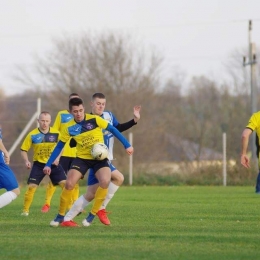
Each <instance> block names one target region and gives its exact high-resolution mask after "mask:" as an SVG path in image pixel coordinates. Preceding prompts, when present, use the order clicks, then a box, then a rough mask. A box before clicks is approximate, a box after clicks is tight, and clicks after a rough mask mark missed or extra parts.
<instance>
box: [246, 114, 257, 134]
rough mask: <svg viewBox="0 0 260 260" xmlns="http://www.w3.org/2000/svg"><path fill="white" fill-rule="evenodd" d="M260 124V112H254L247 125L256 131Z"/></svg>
mask: <svg viewBox="0 0 260 260" xmlns="http://www.w3.org/2000/svg"><path fill="white" fill-rule="evenodd" d="M259 125H260V113H254V114H253V115H252V116H251V117H250V119H249V122H248V124H247V126H246V128H249V129H251V130H252V131H255V130H256V129H257V127H258V126H259Z"/></svg>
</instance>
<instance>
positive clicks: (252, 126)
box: [240, 111, 260, 194]
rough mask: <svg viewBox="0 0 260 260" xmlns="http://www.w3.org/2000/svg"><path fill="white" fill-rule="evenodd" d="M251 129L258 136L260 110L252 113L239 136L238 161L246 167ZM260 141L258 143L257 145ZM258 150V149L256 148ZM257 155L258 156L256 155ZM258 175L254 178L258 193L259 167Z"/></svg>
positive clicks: (259, 183)
mask: <svg viewBox="0 0 260 260" xmlns="http://www.w3.org/2000/svg"><path fill="white" fill-rule="evenodd" d="M253 131H256V134H257V136H260V111H258V112H256V113H254V114H253V115H252V116H251V117H250V119H249V122H248V124H247V126H246V128H245V129H244V130H243V133H242V137H241V158H240V162H241V164H242V165H243V166H244V167H246V168H250V160H249V157H248V156H247V148H248V142H249V137H250V135H251V134H252V133H253ZM259 145H260V143H259V144H258V146H259ZM257 150H259V149H257ZM257 157H259V156H257ZM258 170H259V172H258V176H257V179H256V187H255V192H256V193H257V194H260V169H258Z"/></svg>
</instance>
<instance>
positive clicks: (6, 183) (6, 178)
mask: <svg viewBox="0 0 260 260" xmlns="http://www.w3.org/2000/svg"><path fill="white" fill-rule="evenodd" d="M2 188H4V189H6V192H5V193H3V194H2V195H1V196H0V208H3V207H5V206H6V205H8V204H10V203H11V202H12V201H13V200H15V199H16V198H17V196H18V195H19V194H20V189H19V187H18V182H17V180H16V178H15V175H14V173H13V171H12V170H11V169H10V168H9V166H7V165H6V164H5V163H4V162H3V163H0V189H2Z"/></svg>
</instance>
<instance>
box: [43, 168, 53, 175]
mask: <svg viewBox="0 0 260 260" xmlns="http://www.w3.org/2000/svg"><path fill="white" fill-rule="evenodd" d="M43 173H44V174H46V175H50V174H51V168H50V167H49V166H45V167H44V168H43Z"/></svg>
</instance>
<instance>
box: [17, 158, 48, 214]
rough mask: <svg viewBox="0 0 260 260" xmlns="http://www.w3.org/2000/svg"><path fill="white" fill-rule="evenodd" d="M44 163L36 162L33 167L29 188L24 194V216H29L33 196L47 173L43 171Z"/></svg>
mask: <svg viewBox="0 0 260 260" xmlns="http://www.w3.org/2000/svg"><path fill="white" fill-rule="evenodd" d="M43 168H44V164H43V163H39V162H34V163H33V167H32V169H31V172H30V175H29V178H28V181H27V184H28V187H27V190H26V192H25V194H24V203H23V212H22V214H21V215H22V216H28V215H29V210H30V206H31V204H32V201H33V197H34V194H35V191H36V189H37V187H38V186H39V184H40V183H41V181H42V179H43V178H44V177H45V174H44V173H43Z"/></svg>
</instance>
